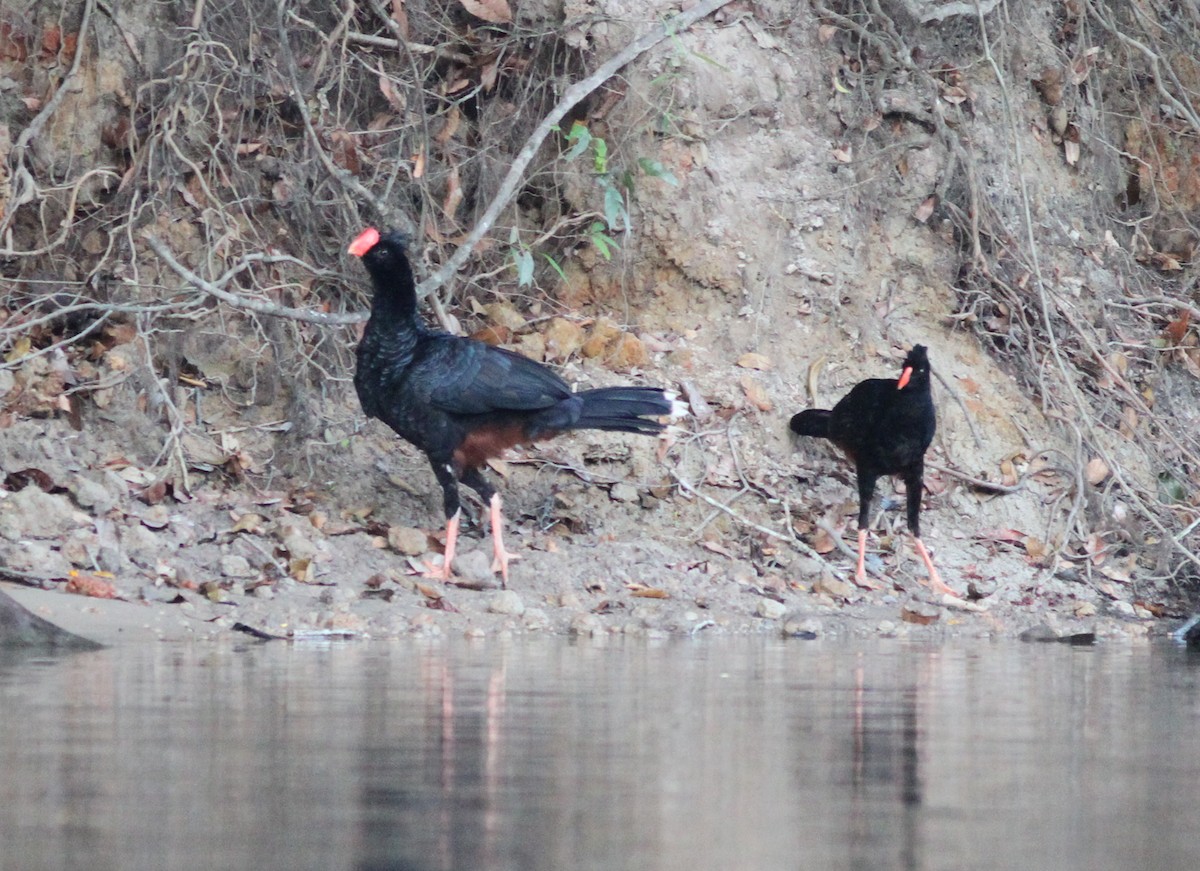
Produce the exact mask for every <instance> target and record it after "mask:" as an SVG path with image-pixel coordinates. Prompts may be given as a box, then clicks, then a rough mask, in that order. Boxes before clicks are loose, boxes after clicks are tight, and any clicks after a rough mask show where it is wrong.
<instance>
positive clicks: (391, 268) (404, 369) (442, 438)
mask: <svg viewBox="0 0 1200 871" xmlns="http://www.w3.org/2000/svg"><path fill="white" fill-rule="evenodd" d="M406 248H407V246H406V238H405V237H404V236H403V235H402V234H400V233H397V232H392V233H388V234H387V235H385V236H381V235H380V233H379V231H378V230H376V229H374V228H368V229H366V230H364V231H363V232H362V233H361V234H359V236H358V238H356V239H355V240H354V242H353V243H352V244H351V245H350V248H349V251H350V253H351V254H354V255H356V256H358V257H361V258H362V260H363V263H364V265H365V266H366V267H367V272H368V273H370V275H371V281H372V283H373V284H374V285H375V296H374V299H373V301H372V303H371V317H370V320H368V321H367V326H366V329H365V331H364V332H363V337H362V341H361V342H360V343H359V346H358V355H357V356H358V365H357V368H356V369H355V372H354V388H355V390H356V391H357V393H358V400H359V402H360V403H361V404H362V409H363V411H364V412H365V413H366V414H367V416H368V417H377V418H379V419H380V420H381V421H383V422H384V423H386V424H387V425H388V426H390V427H391V428H392V429H393V430H395V431H396V433H397V435H399V436H400V437H401V438H403V439H405V440H406V441H408V442H410V443H411V444H413V445H415V446H416V447H418V448H420V449H421V450H422V451H424V452H425V455H426V456H427V457H429V462H430V464H431V465H432V466H433V473H434V475H436V476H437V480H438V483H439V484H441V485H442V502H443V506H444V507H445V511H446V555H445V561H444V562H443V565H442V568H441V571H440V572H439V573H438V574H437V576H438V577H441V578H443V579H446V578H449V577H450V565H451V562H452V561H453V560H454V548H455V542H456V541H457V540H458V526H459V515H460V507H459V496H458V482H459V481H461V482H462V483H464V484H466V485H467V486H468V487H470V488H471V489H472V490H474V491H475V492H476V493H478V494H479V496H480V498H481V499H483V501H484V502H486V503H487V504H488V507H489V509H490V512H491V526H492V545H493V552H494V553H495V560H494V562H493V563H492V571H499V572H500V574H501V576H502V577H503V579H504V582H505V583H506V584H507V582H508V562H509V560H510V559H513V558H515V557H514V555H513V554H510V553H508V552H507V551H505V549H504V541H503V536H502V527H503V523H504V521H503V517H502V514H501V500H500V495H499V494H498V493H497V492H496V491H495V489H494V488H493V487H492V485H491V484H490V483H488V481H487V479H486V478H485V477H484V476H483V473H482V471H481V469H482V468H483V466H484V464H485V463H486V462H487V461H488V459H490V458H492V457H498V456H500V454H502V453H503V452H504V451H505V450H506V449H507V448H510V447H513V446H514V445H518V444H527V443H531V442H535V441H538V440H541V439H548V438H553V437H554V436H556V435H559V434H560V433H563V432H566V431H567V430H572V429H600V430H611V431H617V432H631V433H642V434H645V435H658V434H660V433H662V432H663V431H664V430H665V429H666V425H665V424H664V423H663V422H662V421H661V420H660V418H664V417H678V416H681V415H682V414H683V411H684V408H685V406H684V405H683V403H681V402H678V401H677V400H676V399H675V395H674V394H673V393H670V392H668V391H665V390H660V389H658V388H656V387H600V388H597V389H594V390H584V391H582V392H580V393H572V392H571V388H570V386H568V385H567V383H566V382H565V381H563V380H562V379H561V378H559V377H558V375H556V374H555V373H554V372H552V371H551V370H550V369H547V368H546V367H545V366H543V365H541V364H540V363H536V362H534V361H533V360H530V359H529V358H528V357H523V356H521V355H520V354H515V353H513V352H512V351H506V350H504V349H502V348H494V347H492V346H490V345H487V344H484V343H483V342H479V341H475V340H474V339H466V338H462V337H461V336H453V335H450V334H449V333H445V332H441V331H439V330H432V329H429V328H427V327H425V326H424V325H422V323H421V321H420V319H419V318H418V317H417V295H416V289H415V287H414V285H413V275H412V268H411V266H410V265H409V262H408V255H407V253H406Z"/></svg>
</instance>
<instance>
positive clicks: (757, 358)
mask: <svg viewBox="0 0 1200 871" xmlns="http://www.w3.org/2000/svg"><path fill="white" fill-rule="evenodd" d="M737 364H738V365H739V366H741V367H742V368H743V369H758V370H759V371H765V370H767V369H770V368H771V361H770V359H768V358H767V357H766V356H764V355H763V354H756V353H754V352H753V351H751V352H749V353H748V354H742V356H740V357H738V361H737Z"/></svg>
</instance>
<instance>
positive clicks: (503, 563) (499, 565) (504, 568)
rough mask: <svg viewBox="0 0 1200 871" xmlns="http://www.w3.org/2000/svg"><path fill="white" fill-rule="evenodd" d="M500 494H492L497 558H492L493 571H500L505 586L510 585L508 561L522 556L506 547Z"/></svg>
mask: <svg viewBox="0 0 1200 871" xmlns="http://www.w3.org/2000/svg"><path fill="white" fill-rule="evenodd" d="M500 509H501V503H500V494H499V493H493V494H492V502H491V516H492V553H493V554H494V556H495V558H494V559H493V560H492V571H493V572H500V577H501V579H502V581H503V585H504V586H505V587H507V586H508V563H509V560H516V559H520V558H521V557H520V556H518V555H517V554H515V553H509V552H508V551H506V550H505V549H504V515H503V514H502V513H501V511H500Z"/></svg>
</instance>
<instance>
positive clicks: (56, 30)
mask: <svg viewBox="0 0 1200 871" xmlns="http://www.w3.org/2000/svg"><path fill="white" fill-rule="evenodd" d="M61 47H62V28H60V27H59V26H58V25H57V24H49V25H47V26H46V29H45V30H43V31H42V60H54V57H55V55H57V54H58V50H59V49H60V48H61Z"/></svg>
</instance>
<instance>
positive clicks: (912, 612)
mask: <svg viewBox="0 0 1200 871" xmlns="http://www.w3.org/2000/svg"><path fill="white" fill-rule="evenodd" d="M939 617H941V612H940V611H938V610H937V609H936V608H933V607H929V606H925V605H922V604H919V603H913V604H911V605H906V606H905V607H903V608H901V609H900V619H901V620H903V621H904V622H905V623H914V624H916V625H917V626H928V625H929V624H930V623H936V622H937V621H938V618H939Z"/></svg>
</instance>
